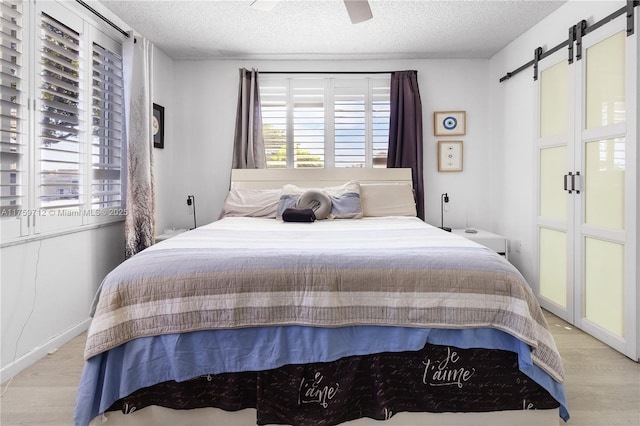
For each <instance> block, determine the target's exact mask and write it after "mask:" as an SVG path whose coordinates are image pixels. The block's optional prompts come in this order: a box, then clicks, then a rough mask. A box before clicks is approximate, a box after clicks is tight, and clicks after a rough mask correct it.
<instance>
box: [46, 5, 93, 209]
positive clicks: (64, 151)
mask: <svg viewBox="0 0 640 426" xmlns="http://www.w3.org/2000/svg"><path fill="white" fill-rule="evenodd" d="M40 19H41V20H40V29H41V46H42V47H41V51H40V60H41V70H40V76H41V77H40V86H39V90H40V101H41V109H40V122H39V129H40V132H39V138H38V139H39V145H38V147H37V148H38V151H39V157H38V158H39V161H38V162H39V182H36V184H37V185H38V187H39V197H38V198H39V206H38V207H40V208H42V209H70V208H73V209H79V208H80V207H81V206H82V203H83V200H84V186H85V183H84V182H83V176H82V167H83V165H82V161H81V159H82V146H81V140H80V136H81V135H80V124H81V114H82V110H81V93H80V92H81V87H80V81H81V72H82V70H81V67H80V64H81V57H80V51H81V45H80V35H79V34H78V33H77V32H76V31H74V30H72V29H70V28H69V27H67V26H65V25H64V24H62V23H61V22H59V21H57V20H55V19H54V18H52V17H50V16H49V15H47V14H45V13H44V12H43V13H42V15H41V16H40Z"/></svg>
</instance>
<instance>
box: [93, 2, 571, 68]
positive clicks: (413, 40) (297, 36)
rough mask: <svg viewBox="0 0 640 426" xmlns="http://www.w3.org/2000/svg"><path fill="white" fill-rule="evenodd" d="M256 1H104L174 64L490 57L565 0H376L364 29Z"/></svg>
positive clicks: (317, 11) (330, 12)
mask: <svg viewBox="0 0 640 426" xmlns="http://www.w3.org/2000/svg"><path fill="white" fill-rule="evenodd" d="M258 1H259V2H261V1H262V2H264V1H267V0H258ZM252 2H253V0H208V1H203V0H201V1H186V0H185V1H164V0H162V1H150V0H134V1H131V0H100V3H102V4H103V5H104V6H105V7H107V8H108V9H110V10H111V11H112V12H114V13H115V14H116V15H118V16H119V17H120V18H121V19H122V20H123V21H124V22H126V23H127V24H129V25H131V26H132V27H133V28H135V30H136V31H137V32H138V33H140V34H142V35H143V36H145V37H147V38H148V39H150V40H151V41H152V42H153V43H154V44H155V45H156V46H158V47H159V48H160V49H162V51H164V52H165V53H166V54H168V55H169V56H170V57H171V58H173V59H175V60H205V59H231V58H236V59H238V58H246V59H347V58H350V59H384V58H388V59H400V58H456V59H458V58H473V59H483V58H484V59H488V58H490V57H491V56H493V55H494V54H495V53H497V52H498V51H499V50H500V49H502V48H503V47H504V46H506V45H507V44H508V43H509V42H510V41H512V40H514V39H515V38H517V37H518V36H519V35H520V34H522V33H524V32H525V31H526V30H528V29H529V28H531V27H532V26H533V25H535V24H536V23H538V22H539V21H540V20H541V19H543V18H544V17H546V16H547V15H549V14H550V13H551V12H553V11H554V10H556V9H557V8H558V7H559V6H561V5H562V4H563V3H565V0H563V1H549V0H537V1H528V0H511V1H506V0H502V1H489V0H467V1H460V0H457V1H455V0H449V1H439V0H438V1H436V0H370V1H369V3H370V6H371V10H372V12H373V19H371V20H369V21H365V22H362V23H359V24H351V21H350V20H349V16H348V14H347V11H346V9H345V6H344V3H343V2H342V0H281V1H279V2H276V3H275V6H274V7H273V8H272V9H271V10H269V11H265V10H260V8H256V7H251V6H250V5H251V3H252ZM125 29H127V30H128V28H125Z"/></svg>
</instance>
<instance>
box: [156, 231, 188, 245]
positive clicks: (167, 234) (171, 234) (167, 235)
mask: <svg viewBox="0 0 640 426" xmlns="http://www.w3.org/2000/svg"><path fill="white" fill-rule="evenodd" d="M183 232H187V230H186V229H184V228H182V229H175V228H167V229H165V230H164V234H160V235H156V243H159V242H160V241H164V240H168V239H169V238H171V237H175V236H176V235H178V234H182V233H183Z"/></svg>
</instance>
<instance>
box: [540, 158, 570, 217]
mask: <svg viewBox="0 0 640 426" xmlns="http://www.w3.org/2000/svg"><path fill="white" fill-rule="evenodd" d="M565 174H567V147H566V146H559V147H553V148H543V149H541V150H540V211H539V214H540V216H541V217H543V218H545V219H554V220H560V221H563V222H566V220H567V192H566V191H565V190H564V186H563V179H564V175H565Z"/></svg>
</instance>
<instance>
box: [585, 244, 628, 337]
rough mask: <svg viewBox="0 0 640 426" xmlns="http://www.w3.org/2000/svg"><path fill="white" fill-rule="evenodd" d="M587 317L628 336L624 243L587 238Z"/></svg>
mask: <svg viewBox="0 0 640 426" xmlns="http://www.w3.org/2000/svg"><path fill="white" fill-rule="evenodd" d="M584 271H585V273H584V276H585V317H586V319H587V320H589V321H591V322H593V323H595V324H597V325H599V326H600V327H602V328H604V329H605V330H608V331H610V332H612V333H614V334H615V335H617V336H620V337H624V334H625V333H624V329H625V323H624V316H625V310H624V246H623V245H622V244H617V243H612V242H608V241H603V240H599V239H596V238H585V268H584Z"/></svg>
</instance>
